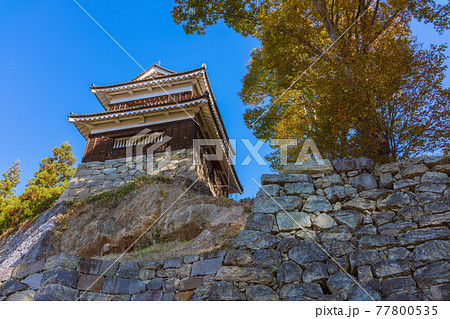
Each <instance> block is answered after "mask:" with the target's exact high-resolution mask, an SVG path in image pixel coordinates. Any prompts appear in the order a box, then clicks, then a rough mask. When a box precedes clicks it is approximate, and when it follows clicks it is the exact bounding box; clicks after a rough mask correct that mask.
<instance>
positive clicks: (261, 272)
mask: <svg viewBox="0 0 450 319" xmlns="http://www.w3.org/2000/svg"><path fill="white" fill-rule="evenodd" d="M215 280H216V281H239V282H247V283H254V284H263V285H269V286H270V285H273V284H275V282H276V280H275V277H273V276H272V275H271V274H270V273H269V272H268V271H267V270H265V269H260V268H255V267H237V266H222V267H220V269H219V271H218V272H217V275H216V277H215Z"/></svg>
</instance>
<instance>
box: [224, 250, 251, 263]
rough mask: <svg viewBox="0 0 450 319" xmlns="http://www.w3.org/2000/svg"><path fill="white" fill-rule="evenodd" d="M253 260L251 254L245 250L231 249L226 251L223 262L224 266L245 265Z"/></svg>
mask: <svg viewBox="0 0 450 319" xmlns="http://www.w3.org/2000/svg"><path fill="white" fill-rule="evenodd" d="M252 262H253V256H252V254H250V252H249V251H247V250H242V249H232V250H230V251H228V253H227V255H226V257H225V260H224V261H223V264H224V265H225V266H246V265H249V264H251V263H252Z"/></svg>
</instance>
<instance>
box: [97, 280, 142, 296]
mask: <svg viewBox="0 0 450 319" xmlns="http://www.w3.org/2000/svg"><path fill="white" fill-rule="evenodd" d="M144 290H145V284H144V283H143V282H142V281H141V280H139V279H127V278H120V277H106V278H105V280H104V281H103V287H102V291H103V292H104V293H107V294H115V295H135V294H138V293H140V292H143V291H144Z"/></svg>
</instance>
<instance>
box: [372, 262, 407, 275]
mask: <svg viewBox="0 0 450 319" xmlns="http://www.w3.org/2000/svg"><path fill="white" fill-rule="evenodd" d="M372 268H373V270H374V272H375V275H376V276H377V277H378V278H388V277H393V276H405V275H409V269H410V265H409V262H408V261H407V260H382V261H379V262H376V263H374V264H373V265H372Z"/></svg>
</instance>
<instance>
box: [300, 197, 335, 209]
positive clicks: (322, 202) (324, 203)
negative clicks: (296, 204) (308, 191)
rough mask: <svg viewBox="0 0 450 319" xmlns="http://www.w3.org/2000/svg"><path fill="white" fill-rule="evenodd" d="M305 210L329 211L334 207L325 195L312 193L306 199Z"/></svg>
mask: <svg viewBox="0 0 450 319" xmlns="http://www.w3.org/2000/svg"><path fill="white" fill-rule="evenodd" d="M303 210H304V211H305V212H307V213H313V212H329V211H332V210H333V207H332V206H331V204H330V202H329V201H328V200H327V199H326V198H325V197H322V196H316V195H312V196H309V197H308V199H307V200H306V203H305V205H304V206H303Z"/></svg>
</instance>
